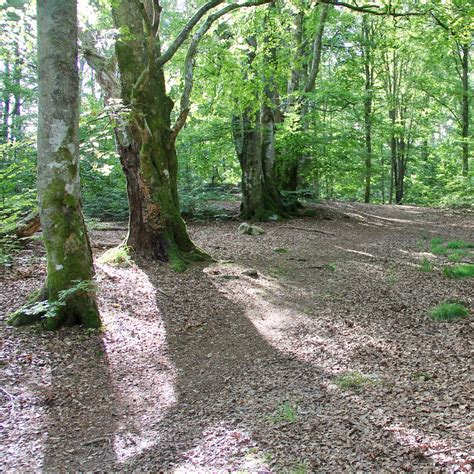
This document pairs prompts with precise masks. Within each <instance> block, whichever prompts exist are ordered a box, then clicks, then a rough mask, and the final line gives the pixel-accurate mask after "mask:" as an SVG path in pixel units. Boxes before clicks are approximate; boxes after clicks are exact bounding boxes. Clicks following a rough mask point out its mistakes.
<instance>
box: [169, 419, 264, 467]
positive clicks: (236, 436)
mask: <svg viewBox="0 0 474 474" xmlns="http://www.w3.org/2000/svg"><path fill="white" fill-rule="evenodd" d="M182 457H183V459H184V460H185V461H184V462H183V463H181V464H180V465H178V466H177V467H176V468H175V469H173V472H174V473H175V474H186V473H188V472H202V468H197V466H207V468H208V469H211V470H212V472H216V470H219V471H220V470H222V471H227V466H228V464H229V462H231V461H232V460H237V463H238V464H239V469H238V470H239V471H243V472H245V471H247V472H255V471H258V472H267V471H268V469H269V468H268V466H266V465H265V460H264V459H262V457H261V456H259V455H258V448H257V444H256V443H255V442H254V441H253V440H252V437H251V434H250V433H248V432H246V431H243V430H239V429H235V428H233V427H231V426H228V425H226V424H225V423H220V424H218V425H215V426H211V427H208V428H207V429H206V430H205V431H204V432H203V433H202V441H201V442H199V443H198V444H197V446H195V447H193V448H192V449H190V450H188V451H187V452H185V453H183V454H182Z"/></svg>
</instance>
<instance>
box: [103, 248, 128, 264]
mask: <svg viewBox="0 0 474 474" xmlns="http://www.w3.org/2000/svg"><path fill="white" fill-rule="evenodd" d="M131 252H132V249H131V247H129V246H128V245H120V246H119V247H114V248H112V249H109V250H107V251H106V252H105V253H104V254H103V255H102V256H101V257H100V258H99V263H103V264H107V265H116V266H118V267H130V266H132V265H133V260H132V258H131V256H130V254H131Z"/></svg>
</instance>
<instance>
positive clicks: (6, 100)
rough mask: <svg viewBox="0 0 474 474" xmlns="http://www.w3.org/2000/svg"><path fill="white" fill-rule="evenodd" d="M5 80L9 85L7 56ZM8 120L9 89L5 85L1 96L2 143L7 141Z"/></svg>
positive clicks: (8, 131)
mask: <svg viewBox="0 0 474 474" xmlns="http://www.w3.org/2000/svg"><path fill="white" fill-rule="evenodd" d="M4 67H5V72H4V75H5V80H4V84H7V85H9V82H10V62H9V60H8V58H6V59H5V66H4ZM9 120H10V91H9V90H8V87H5V89H4V91H3V96H2V134H1V138H2V143H7V141H8V138H9V136H10V128H9Z"/></svg>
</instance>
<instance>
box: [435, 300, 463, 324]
mask: <svg viewBox="0 0 474 474" xmlns="http://www.w3.org/2000/svg"><path fill="white" fill-rule="evenodd" d="M430 316H431V318H433V319H434V320H436V321H452V320H454V319H460V318H465V317H467V316H469V310H468V309H467V308H466V306H464V304H462V303H452V302H444V303H441V304H439V305H438V306H436V307H435V308H433V309H432V310H431V311H430Z"/></svg>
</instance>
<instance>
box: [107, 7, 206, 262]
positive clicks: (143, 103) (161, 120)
mask: <svg viewBox="0 0 474 474" xmlns="http://www.w3.org/2000/svg"><path fill="white" fill-rule="evenodd" d="M143 14H144V12H140V11H139V7H137V3H136V2H134V1H133V0H122V1H120V2H119V3H118V4H117V5H116V6H114V7H113V17H114V22H115V26H116V27H117V28H119V29H120V28H127V30H128V31H129V33H128V34H126V35H124V37H122V38H119V40H118V41H117V43H116V48H115V50H116V54H117V60H118V66H119V71H120V79H121V88H122V91H121V92H122V100H123V102H124V104H125V105H126V106H127V107H129V108H130V109H131V114H130V116H131V121H130V130H131V135H132V137H131V141H129V143H128V145H127V146H129V147H130V148H129V149H128V150H126V149H124V150H122V153H121V157H122V166H123V169H124V171H125V174H126V177H127V190H128V196H129V200H130V231H129V234H128V237H127V245H129V246H130V247H131V248H132V249H133V251H134V252H135V253H138V254H141V255H142V256H146V257H152V258H156V259H158V260H162V261H167V260H169V261H170V264H171V266H172V267H173V268H174V269H175V270H177V271H182V270H184V269H185V268H186V264H187V263H188V262H190V261H192V260H204V259H208V258H209V257H208V256H207V255H206V254H205V253H204V252H202V251H201V250H200V249H198V248H197V247H196V246H195V245H194V244H193V242H192V241H191V239H190V237H189V235H188V232H187V229H186V225H185V223H184V221H183V218H182V217H181V213H180V209H179V200H178V190H177V174H178V161H177V158H176V149H175V137H174V136H173V134H172V132H171V111H172V109H173V103H172V101H171V99H170V98H169V97H168V96H167V94H166V86H165V78H164V72H163V68H162V67H158V66H157V65H156V58H157V57H158V56H159V54H160V51H159V40H158V39H157V38H156V34H153V33H152V32H151V30H150V28H151V25H148V30H147V31H145V30H144V27H143V25H144V23H145V22H144V19H143ZM132 143H133V144H134V145H130V144H132ZM122 146H123V144H122ZM137 150H139V154H138V156H137V154H136V152H137Z"/></svg>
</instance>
